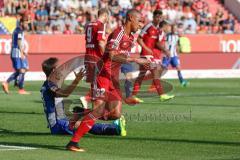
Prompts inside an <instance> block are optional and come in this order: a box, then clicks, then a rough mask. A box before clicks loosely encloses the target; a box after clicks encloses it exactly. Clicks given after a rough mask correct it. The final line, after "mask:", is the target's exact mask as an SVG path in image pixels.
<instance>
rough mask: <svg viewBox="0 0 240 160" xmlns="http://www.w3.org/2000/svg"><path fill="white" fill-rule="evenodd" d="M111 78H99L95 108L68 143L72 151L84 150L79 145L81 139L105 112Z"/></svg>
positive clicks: (83, 120) (68, 147) (84, 118)
mask: <svg viewBox="0 0 240 160" xmlns="http://www.w3.org/2000/svg"><path fill="white" fill-rule="evenodd" d="M109 84H110V80H109V79H108V78H106V77H98V78H97V86H98V89H97V91H96V95H94V96H96V98H97V99H96V100H95V101H94V102H93V110H92V111H91V112H90V113H88V114H87V115H85V116H84V117H83V119H82V121H81V124H80V125H79V127H78V128H77V130H76V132H75V133H74V135H73V137H72V139H71V141H70V142H69V143H68V144H67V146H66V148H67V149H68V150H71V151H78V152H82V151H84V150H83V149H82V148H80V147H79V146H78V142H79V141H80V139H81V138H82V137H83V136H84V135H85V134H86V133H87V132H88V131H89V130H90V129H91V128H92V127H93V125H94V124H95V121H96V120H97V119H99V118H101V117H102V116H104V113H105V104H106V101H107V100H108V95H107V93H108V90H109Z"/></svg>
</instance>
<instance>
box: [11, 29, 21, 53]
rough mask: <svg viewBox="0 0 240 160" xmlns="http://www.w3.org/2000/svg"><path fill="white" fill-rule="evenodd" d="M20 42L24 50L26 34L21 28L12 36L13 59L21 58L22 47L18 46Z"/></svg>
mask: <svg viewBox="0 0 240 160" xmlns="http://www.w3.org/2000/svg"><path fill="white" fill-rule="evenodd" d="M18 40H21V47H22V48H23V45H24V32H23V30H22V29H21V28H20V27H17V28H16V29H15V30H14V31H13V34H12V51H11V57H13V58H20V57H21V52H20V46H19V45H18Z"/></svg>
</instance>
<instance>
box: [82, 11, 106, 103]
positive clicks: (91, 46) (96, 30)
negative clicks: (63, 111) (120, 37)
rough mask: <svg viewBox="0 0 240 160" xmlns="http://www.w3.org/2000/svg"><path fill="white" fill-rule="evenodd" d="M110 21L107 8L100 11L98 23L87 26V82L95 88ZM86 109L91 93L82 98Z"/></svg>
mask: <svg viewBox="0 0 240 160" xmlns="http://www.w3.org/2000/svg"><path fill="white" fill-rule="evenodd" d="M108 20H109V11H108V9H106V8H102V9H99V11H98V19H97V21H94V22H90V23H89V24H88V25H87V26H86V30H85V40H86V54H85V61H84V63H85V67H86V71H87V76H86V82H88V83H90V84H91V88H93V81H94V78H95V77H96V75H95V74H96V73H95V72H97V69H98V68H100V67H99V66H97V62H98V61H99V60H101V58H102V56H103V53H104V50H105V45H106V24H107V22H108ZM80 100H81V102H82V103H83V106H84V108H87V103H88V102H89V101H90V100H91V92H89V93H88V94H87V95H86V96H84V97H80Z"/></svg>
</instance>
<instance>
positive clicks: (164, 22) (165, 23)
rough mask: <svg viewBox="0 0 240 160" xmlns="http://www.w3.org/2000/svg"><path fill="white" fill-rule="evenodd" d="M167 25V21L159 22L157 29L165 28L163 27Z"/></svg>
mask: <svg viewBox="0 0 240 160" xmlns="http://www.w3.org/2000/svg"><path fill="white" fill-rule="evenodd" d="M168 24H169V23H168V22H167V21H161V22H160V23H159V28H162V27H163V26H165V25H168Z"/></svg>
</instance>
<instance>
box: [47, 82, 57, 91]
mask: <svg viewBox="0 0 240 160" xmlns="http://www.w3.org/2000/svg"><path fill="white" fill-rule="evenodd" d="M48 87H49V89H50V90H51V91H52V92H56V91H57V90H58V89H59V88H58V86H57V85H56V84H55V83H53V82H51V81H49V82H48Z"/></svg>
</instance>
